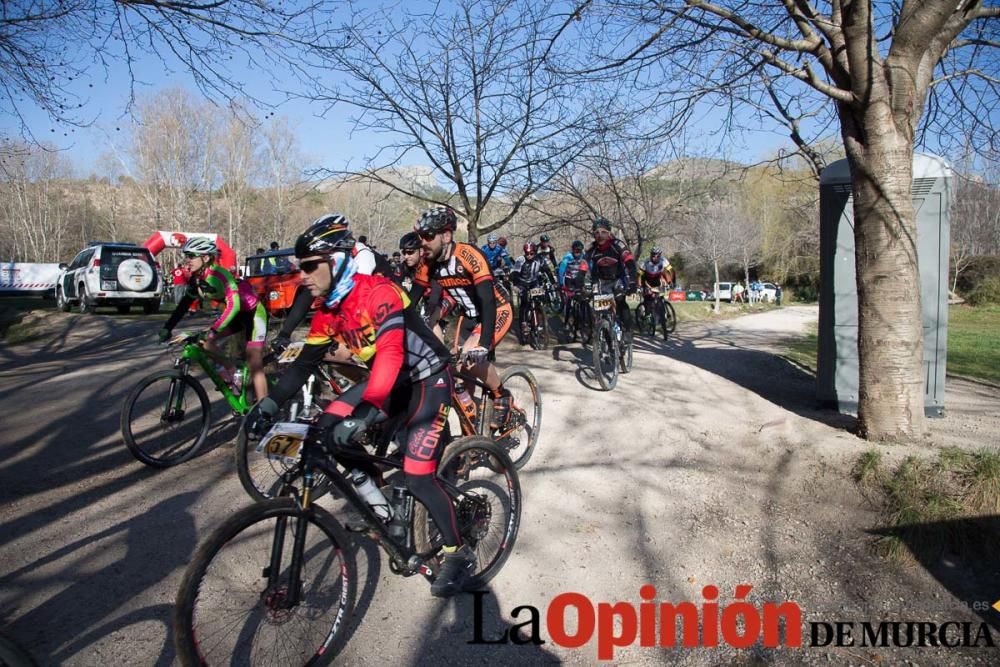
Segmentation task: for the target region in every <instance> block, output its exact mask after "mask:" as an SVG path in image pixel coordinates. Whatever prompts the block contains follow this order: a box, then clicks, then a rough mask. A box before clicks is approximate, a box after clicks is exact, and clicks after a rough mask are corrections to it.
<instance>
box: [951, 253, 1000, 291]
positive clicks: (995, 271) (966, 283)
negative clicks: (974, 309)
mask: <svg viewBox="0 0 1000 667" xmlns="http://www.w3.org/2000/svg"><path fill="white" fill-rule="evenodd" d="M988 278H1000V257H998V256H996V255H980V256H979V257H975V258H973V260H972V261H971V262H970V263H969V266H967V267H966V268H965V270H964V271H962V275H960V276H959V277H958V281H957V282H956V283H955V290H956V291H957V292H958V293H959V294H961V295H963V296H967V295H969V294H971V293H972V292H974V291H975V290H976V288H977V287H979V285H980V283H982V282H983V281H984V280H986V279H988Z"/></svg>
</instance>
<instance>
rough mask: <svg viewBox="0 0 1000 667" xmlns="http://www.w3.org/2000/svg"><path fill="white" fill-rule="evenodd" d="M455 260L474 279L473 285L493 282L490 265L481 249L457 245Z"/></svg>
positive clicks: (468, 245) (467, 245) (465, 244)
mask: <svg viewBox="0 0 1000 667" xmlns="http://www.w3.org/2000/svg"><path fill="white" fill-rule="evenodd" d="M455 258H456V259H457V260H458V261H459V262H460V263H461V264H462V266H464V267H465V270H466V271H467V272H468V274H469V276H471V277H472V284H474V285H478V284H479V283H481V282H483V281H484V280H493V274H492V273H491V272H490V264H489V262H487V261H486V256H485V255H483V253H482V251H481V250H480V249H479V248H477V247H475V246H473V245H470V244H468V243H457V244H456V245H455Z"/></svg>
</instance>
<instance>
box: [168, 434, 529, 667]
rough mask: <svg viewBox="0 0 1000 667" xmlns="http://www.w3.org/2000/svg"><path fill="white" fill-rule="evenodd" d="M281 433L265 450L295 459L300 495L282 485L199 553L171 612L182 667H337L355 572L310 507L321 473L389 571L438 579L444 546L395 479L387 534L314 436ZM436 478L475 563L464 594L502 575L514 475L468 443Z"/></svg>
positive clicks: (387, 461) (513, 518)
mask: <svg viewBox="0 0 1000 667" xmlns="http://www.w3.org/2000/svg"><path fill="white" fill-rule="evenodd" d="M285 426H288V427H289V428H283V427H282V425H276V427H275V428H273V429H272V430H271V432H270V433H269V434H268V436H266V440H265V442H264V447H265V451H267V452H268V453H269V455H273V456H279V457H280V456H288V455H290V454H291V453H292V452H293V451H294V452H295V453H296V454H298V456H299V457H300V460H301V462H302V468H301V483H302V488H301V492H300V491H299V490H298V489H297V488H296V486H295V484H292V483H289V484H287V485H285V487H284V492H286V493H287V494H289V495H283V496H282V497H279V498H275V499H273V500H268V501H264V502H260V503H256V504H254V505H252V506H250V507H248V508H246V509H244V510H242V511H240V512H237V513H236V514H234V515H233V516H232V517H230V518H229V519H228V520H226V521H225V522H224V523H223V524H222V525H221V526H219V527H218V528H217V529H216V530H215V531H214V532H213V533H212V534H211V535H210V536H209V538H208V539H207V540H205V541H204V542H203V543H202V544H201V546H200V547H199V548H198V549H197V551H196V552H195V554H194V557H193V558H192V560H191V563H190V564H189V565H188V568H187V570H186V571H185V573H184V577H183V580H182V581H181V586H180V590H179V591H178V593H177V600H176V604H175V607H174V617H173V628H174V638H175V645H176V649H177V655H178V657H179V658H180V661H181V663H182V664H184V665H207V664H217V663H219V664H241V665H253V664H268V665H272V664H277V665H296V664H308V665H325V664H329V663H330V662H331V661H333V660H334V658H335V657H336V656H337V653H338V652H339V651H340V649H341V648H342V647H343V645H344V642H345V641H346V638H347V637H346V635H347V632H346V630H347V627H348V625H349V624H350V619H351V615H352V613H353V606H354V596H355V592H356V589H357V585H358V572H357V568H356V565H355V552H354V550H353V549H352V541H351V540H350V539H349V538H348V536H347V534H346V533H345V530H344V528H343V527H342V526H341V523H340V522H339V521H338V520H337V518H336V517H335V516H334V515H332V514H330V513H329V512H327V511H326V510H324V509H323V508H321V507H319V506H318V505H317V504H315V502H314V495H313V486H314V483H315V479H316V475H317V473H318V472H322V474H323V475H325V476H326V478H327V479H329V480H330V482H331V484H332V485H333V486H334V487H336V489H337V491H338V492H339V494H340V495H342V496H343V497H344V499H345V500H346V501H347V504H348V505H349V506H350V507H353V508H354V509H355V510H356V511H357V512H358V513H360V514H361V515H362V516H363V517H364V518H365V520H366V522H367V524H368V526H369V529H368V531H367V532H366V533H364V534H365V535H367V537H369V538H371V539H373V540H374V541H375V543H376V544H377V545H378V546H380V547H381V548H382V549H383V550H384V551H385V552H386V554H387V555H388V557H389V569H390V571H392V572H393V573H394V574H397V575H400V576H404V577H409V576H413V575H415V574H421V575H423V576H424V577H425V578H426V579H428V580H430V581H433V580H434V578H435V577H436V576H437V573H438V572H439V568H440V559H439V554H440V548H441V546H442V541H441V537H440V535H439V534H438V532H437V530H436V527H435V525H434V523H433V521H432V520H431V519H430V517H429V515H428V513H427V511H426V509H425V508H424V507H423V505H422V504H421V503H420V502H415V499H414V498H413V497H412V496H411V495H410V494H409V492H408V491H407V490H406V487H405V485H403V484H402V482H401V478H399V479H400V482H399V483H397V484H396V485H395V486H394V487H393V490H392V498H391V504H390V505H389V507H391V517H392V518H391V520H390V521H389V522H388V524H386V523H385V521H384V519H382V518H380V516H379V514H377V513H376V512H375V510H374V509H373V507H372V506H370V505H368V503H366V502H365V501H364V500H363V499H362V497H361V495H360V494H359V492H358V490H357V488H355V486H354V484H353V483H352V482H351V480H350V478H349V476H348V475H347V474H346V473H345V472H343V471H342V469H341V468H340V467H338V465H337V463H336V462H335V460H334V459H333V458H332V457H331V456H330V455H329V454H328V453H327V452H326V450H325V449H324V447H323V445H322V444H320V442H319V441H318V437H319V434H318V433H316V431H315V429H310V428H309V427H308V426H306V425H302V424H291V425H285ZM332 454H333V455H334V456H336V454H337V452H333V453H332ZM351 456H352V458H353V459H354V460H359V458H358V457H362V458H363V460H366V461H368V462H370V463H371V464H374V465H378V466H383V467H386V468H390V469H393V470H396V471H399V470H400V468H401V467H402V460H401V459H402V457H392V458H390V457H384V456H380V455H378V454H377V453H376V454H371V453H368V452H367V450H363V452H362V453H359V452H358V451H356V450H354V449H352V450H351ZM436 475H437V480H438V482H439V483H440V485H441V487H442V488H443V489H444V490H445V492H446V493H447V494H448V496H449V497H450V498H451V501H452V504H453V507H454V511H455V518H456V522H457V524H458V526H457V527H458V532H459V534H460V535H461V537H462V540H463V542H464V543H465V544H467V545H469V546H470V547H471V548H472V549H473V551H474V552H475V554H476V556H477V563H476V566H475V570H474V571H473V573H472V575H471V576H470V578H469V579H468V580H467V582H466V584H465V589H466V590H473V589H477V588H481V587H482V586H484V585H485V584H486V583H487V582H489V581H490V580H491V579H493V577H495V576H496V575H497V573H498V572H499V571H500V570H501V568H502V567H503V565H504V563H505V562H506V560H507V558H508V557H509V556H510V553H511V551H512V549H513V547H514V543H515V542H516V539H517V533H518V528H519V525H520V516H521V490H520V482H519V481H518V477H517V472H516V470H515V469H514V467H513V465H512V464H511V462H510V459H509V458H508V457H507V455H506V454H504V453H503V452H502V451H501V450H500V449H499V448H498V447H497V446H496V445H495V444H494V443H493V442H491V441H490V440H489V439H487V438H483V437H480V436H472V437H467V438H460V439H458V440H456V441H454V442H452V443H450V444H449V445H448V446H447V448H446V449H445V451H444V453H443V456H442V459H441V463H440V465H439V467H438V470H437V473H436ZM382 507H385V506H382ZM362 553H363V552H362ZM369 571H370V570H369Z"/></svg>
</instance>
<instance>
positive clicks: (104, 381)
mask: <svg viewBox="0 0 1000 667" xmlns="http://www.w3.org/2000/svg"><path fill="white" fill-rule="evenodd" d="M46 318H47V319H46V328H47V329H48V330H49V331H50V332H52V334H53V335H52V336H50V337H47V338H46V339H45V341H43V342H40V343H27V344H23V345H17V346H4V347H0V410H2V412H0V422H2V430H0V627H2V629H3V630H4V631H6V632H7V633H8V634H10V635H11V636H13V637H15V638H17V639H18V641H20V642H21V643H22V644H24V645H25V646H26V647H27V648H28V649H29V650H30V651H31V652H32V653H33V654H34V655H35V656H36V658H37V659H38V661H39V663H40V664H43V665H62V664H66V665H112V664H119V665H170V664H174V663H175V658H174V652H173V646H172V636H171V630H170V627H169V619H170V613H171V607H172V603H173V600H174V596H175V595H176V592H177V587H178V584H179V582H180V578H181V575H182V573H183V570H184V567H185V566H186V565H187V563H188V560H189V558H190V556H191V554H192V553H193V551H194V549H195V546H196V545H197V544H198V543H199V541H200V540H201V539H203V538H204V536H205V535H207V534H208V532H209V531H211V530H212V529H213V528H214V527H215V526H216V525H218V523H219V522H220V521H221V520H223V519H224V518H225V517H227V516H228V515H230V514H231V513H232V512H233V511H234V510H235V509H237V508H239V507H242V506H244V505H246V504H247V503H248V499H247V497H246V496H245V495H244V493H243V491H242V489H241V487H240V486H239V482H238V481H237V479H236V476H235V471H234V468H233V463H232V446H231V444H230V440H231V439H232V437H233V436H234V434H235V427H234V425H233V424H232V423H229V424H227V425H223V426H222V427H220V428H219V429H217V430H216V431H215V432H214V433H213V435H212V438H211V440H212V443H213V445H214V446H213V447H212V448H211V450H210V451H208V452H206V453H205V454H204V455H202V456H201V457H199V458H198V459H196V460H194V461H191V462H189V463H187V464H185V465H182V466H179V467H175V468H172V469H168V470H162V471H160V470H153V469H150V468H147V467H145V466H143V465H142V464H140V463H138V462H137V461H135V460H134V459H132V457H131V456H130V455H129V453H128V451H127V450H126V449H125V447H124V445H123V444H122V442H121V437H120V434H119V430H118V416H119V411H120V408H121V404H122V400H123V399H124V397H125V394H126V393H127V392H128V390H129V389H130V387H131V386H132V384H134V383H135V381H136V380H137V379H138V378H139V377H140V376H142V375H144V374H146V373H148V372H150V371H151V370H153V369H154V368H158V367H166V366H167V365H169V362H170V358H169V356H167V355H165V354H164V353H163V351H162V348H159V347H158V346H156V345H154V344H153V333H154V332H155V330H156V329H157V327H158V326H159V324H158V323H156V322H151V321H143V320H126V319H122V318H115V317H110V316H97V317H84V316H78V315H64V314H61V313H49V314H47V315H46ZM815 318H816V309H815V308H814V307H786V308H782V309H779V310H774V311H769V312H766V313H763V314H758V315H751V316H746V317H742V318H737V319H731V320H722V321H717V322H706V323H684V324H682V325H681V328H680V329H679V331H678V334H677V337H676V338H672V339H671V340H670V341H668V342H663V341H662V340H656V341H654V340H648V339H639V340H638V343H637V354H636V356H635V368H634V370H633V372H632V373H630V374H628V375H626V376H622V377H621V379H620V380H619V384H618V387H617V388H616V389H615V390H614V391H611V392H601V391H598V390H596V389H595V387H596V386H597V383H596V380H595V378H594V377H593V376H592V374H591V373H590V371H589V369H588V368H587V365H588V364H589V352H585V351H584V350H583V349H582V348H581V347H580V346H579V345H557V346H555V347H554V348H550V349H549V350H547V351H544V352H533V351H523V350H520V349H517V348H515V347H514V346H507V347H505V348H504V349H503V350H502V351H501V354H500V361H501V364H500V365H501V366H503V365H505V364H524V365H527V366H529V367H530V368H531V369H532V370H533V371H534V373H535V374H536V377H537V378H538V381H539V385H540V387H541V391H542V395H543V401H544V415H543V427H542V429H543V430H542V436H541V441H540V443H539V445H538V448H537V450H536V452H535V455H534V457H533V459H532V460H531V462H530V463H529V464H528V466H527V467H526V468H525V469H524V470H522V471H521V484H522V488H523V493H524V503H525V504H524V510H523V515H522V525H521V532H520V535H519V537H518V541H517V546H516V549H515V551H514V554H513V556H512V557H511V558H510V560H509V561H508V563H507V566H506V567H505V569H504V570H503V571H502V572H501V573H500V575H499V576H498V577H497V578H496V579H495V580H494V582H492V585H491V588H490V590H489V591H488V595H486V596H484V597H483V598H482V601H483V605H482V615H483V634H484V636H485V638H487V639H491V638H496V637H499V636H500V635H501V633H502V632H503V631H504V630H505V629H509V628H510V626H511V625H514V624H519V623H522V622H524V621H525V620H528V616H527V613H528V612H527V611H524V610H522V613H521V615H520V616H518V617H517V618H512V615H511V614H512V610H514V608H515V607H518V606H521V605H532V606H534V607H536V608H538V609H539V610H540V615H541V624H540V636H541V639H543V640H545V643H544V644H541V645H532V644H529V645H526V646H524V645H516V644H510V643H508V644H491V645H475V644H469V643H468V642H469V641H471V640H472V639H473V636H474V630H475V627H474V623H473V618H474V602H473V598H472V596H461V597H459V598H457V599H454V600H450V601H440V600H435V599H433V598H431V597H430V595H429V592H428V587H427V584H426V583H425V582H424V581H422V580H419V579H417V578H411V579H403V578H400V577H395V576H392V575H391V574H390V573H389V572H388V570H387V568H386V567H385V563H384V562H380V561H379V559H378V558H377V557H376V558H375V559H374V560H372V561H370V562H371V564H370V565H369V566H368V567H367V568H366V569H365V575H366V582H365V585H364V587H363V589H362V590H360V591H359V597H360V599H361V600H362V608H363V610H364V613H363V615H362V614H359V618H357V620H358V623H357V624H356V627H355V628H354V630H353V635H352V637H351V639H350V641H349V643H348V644H347V647H346V649H345V652H344V653H343V655H342V661H343V662H344V663H345V664H358V665H362V664H390V665H413V664H427V665H440V664H443V663H445V662H446V661H447V662H450V663H452V664H460V665H465V664H480V663H490V664H546V663H557V662H564V663H569V664H593V663H596V662H598V659H597V642H596V640H594V639H592V640H591V641H589V642H587V643H585V644H584V645H583V646H581V647H579V648H564V647H561V646H558V645H556V644H555V643H554V642H553V641H552V639H551V634H550V633H549V632H548V630H547V628H546V610H547V608H548V606H549V603H550V602H551V601H552V599H553V598H554V597H555V596H557V595H558V594H560V593H566V592H576V593H581V594H583V595H585V596H586V597H587V598H589V599H590V600H592V601H593V602H594V604H595V605H596V604H597V603H598V602H617V601H625V602H628V603H630V604H632V605H634V606H635V607H636V608H638V605H639V604H640V603H641V602H643V601H644V599H643V597H641V596H640V588H641V587H642V586H643V585H645V584H649V585H652V586H654V587H655V589H656V595H655V599H656V600H659V601H662V602H674V603H677V602H682V601H685V600H689V601H692V602H694V603H695V604H696V605H699V607H700V605H702V604H703V603H704V601H705V599H704V597H703V587H704V586H706V585H714V586H717V587H718V590H719V605H720V608H724V607H725V606H726V605H728V604H729V603H730V602H732V601H733V597H734V594H735V591H736V587H737V586H738V585H741V584H749V585H752V587H753V588H752V592H751V593H750V594H749V597H748V598H747V599H748V601H749V602H750V603H751V604H753V605H754V606H755V607H756V608H758V609H760V607H761V605H762V604H763V603H764V602H783V601H786V600H792V601H794V602H796V603H798V605H799V606H800V607H801V609H802V616H803V623H804V624H808V623H809V622H811V621H826V622H832V621H834V620H853V621H857V622H861V621H872V622H877V621H879V620H921V621H934V622H937V623H941V622H943V621H945V620H953V621H969V622H973V623H974V624H976V625H977V626H978V624H979V623H981V622H986V623H990V624H991V626H990V627H991V628H992V630H993V637H994V638H995V639H997V640H1000V613H997V612H995V611H992V610H988V609H987V610H982V611H973V610H970V609H967V608H966V607H965V603H968V604H970V605H971V604H972V603H973V602H977V601H988V602H989V603H992V602H993V601H996V600H998V599H1000V571H998V565H997V564H996V563H992V564H980V565H981V567H979V569H978V570H976V569H975V568H974V567H972V565H970V564H967V563H963V562H962V560H961V556H960V555H956V554H949V555H947V556H946V557H945V558H943V559H942V560H941V561H940V562H934V563H920V564H914V565H910V566H903V565H898V564H895V563H890V562H887V561H884V560H882V559H880V558H879V557H877V556H876V555H875V554H874V553H873V550H872V541H873V539H874V531H877V530H878V528H879V527H880V525H881V523H880V522H881V518H880V516H879V515H878V513H877V512H876V511H875V510H874V508H872V507H871V506H870V505H869V503H868V502H867V501H866V500H865V499H864V498H863V497H862V495H861V494H860V493H859V492H858V490H857V489H856V487H855V485H854V483H853V482H852V481H851V479H850V476H849V470H850V468H851V465H852V464H853V463H854V461H855V460H856V458H857V456H858V455H859V454H861V453H862V452H864V451H865V450H867V449H868V448H869V447H870V445H869V444H868V443H865V442H863V441H861V440H859V439H857V438H856V437H854V436H853V435H852V434H851V432H850V429H851V427H852V426H853V420H852V419H851V418H850V417H845V416H841V415H838V414H835V413H831V412H827V411H818V410H816V409H814V405H813V404H814V401H813V396H814V391H813V379H812V377H811V376H810V375H808V374H807V373H805V372H803V371H802V370H801V369H799V368H798V367H796V366H794V365H792V364H791V363H789V362H788V361H786V360H784V359H783V358H781V357H780V356H778V355H777V354H776V350H778V349H779V347H780V345H779V343H780V341H781V340H782V339H784V338H786V337H789V336H796V335H800V334H801V332H802V331H803V329H804V327H805V326H806V325H807V323H809V322H812V321H814V320H815ZM214 414H215V417H216V418H217V419H220V418H221V416H222V415H223V410H222V404H221V401H219V400H216V402H215V412H214ZM931 428H932V434H931V436H930V437H929V438H928V439H926V440H925V441H923V442H920V443H914V444H909V445H905V446H904V445H880V446H878V449H879V450H880V451H882V452H884V453H885V455H886V456H887V457H888V458H889V459H891V460H898V459H900V458H901V457H902V456H904V455H908V454H917V455H930V454H932V453H933V451H934V450H935V449H936V448H938V447H939V446H941V445H945V444H948V445H956V446H961V447H981V446H983V445H986V444H989V445H995V443H996V441H997V434H998V433H1000V391H998V390H996V389H993V388H989V387H984V386H980V385H977V384H973V383H969V382H964V381H958V380H949V383H948V394H947V416H946V417H945V418H943V419H940V420H934V421H933V422H932V423H931ZM984 520H986V521H992V522H993V525H994V526H995V524H996V522H997V521H998V518H997V517H992V518H987V519H984ZM368 553H369V554H371V553H372V552H371V550H370V549H369V551H368ZM365 561H366V559H365V558H363V557H359V564H361V563H364V562H365ZM363 569H364V568H363ZM376 583H377V587H376V585H375V584H376ZM647 592H648V591H647ZM570 617H572V614H571V615H570ZM570 626H572V623H571V624H570ZM570 626H567V629H568V630H569V629H571V627H570ZM804 640H806V641H808V635H806V636H805V637H804ZM997 655H998V653H997V651H996V650H995V649H988V648H985V649H984V648H949V649H946V648H921V649H917V648H911V649H895V648H880V647H879V648H862V647H858V646H855V647H842V648H837V647H832V646H828V647H825V648H813V647H810V648H799V649H789V648H778V649H767V648H764V647H763V646H762V645H761V644H760V643H757V644H756V645H755V646H753V647H751V648H749V649H745V650H737V649H734V648H729V647H717V648H652V647H651V648H645V647H641V646H640V645H639V642H638V641H636V642H635V645H633V646H628V647H623V648H618V649H617V650H616V651H615V652H614V662H615V663H617V664H665V663H673V664H692V665H694V664H698V665H702V664H704V665H708V664H712V665H717V664H763V663H774V664H804V663H805V664H813V663H815V664H826V663H828V662H829V663H832V664H857V665H861V664H907V661H908V662H909V664H920V665H925V664H997V662H996V660H997Z"/></svg>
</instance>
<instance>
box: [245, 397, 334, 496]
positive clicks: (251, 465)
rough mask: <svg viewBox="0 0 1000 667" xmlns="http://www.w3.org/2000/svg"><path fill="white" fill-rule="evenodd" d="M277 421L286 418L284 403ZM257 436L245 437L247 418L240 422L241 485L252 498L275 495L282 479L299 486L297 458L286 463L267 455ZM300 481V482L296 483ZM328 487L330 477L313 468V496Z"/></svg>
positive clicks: (278, 491)
mask: <svg viewBox="0 0 1000 667" xmlns="http://www.w3.org/2000/svg"><path fill="white" fill-rule="evenodd" d="M277 421H287V406H285V407H283V409H282V412H281V413H280V414H279V416H278V419H277ZM259 442H260V441H259V440H257V439H256V438H249V437H247V430H246V419H244V420H243V422H242V423H241V424H240V430H239V433H237V434H236V449H235V451H234V453H233V455H234V456H235V457H236V476H237V477H239V480H240V485H241V486H242V487H243V490H244V491H246V492H247V495H248V496H250V497H251V498H252V499H253V500H254V501H255V502H260V501H262V500H270V499H271V498H277V497H278V494H279V493H280V492H281V489H282V487H283V486H284V485H285V483H286V482H287V483H291V484H296V485H297V486H301V483H300V482H299V480H301V479H302V466H301V463H300V462H295V463H288V462H286V461H285V460H284V459H272V458H268V456H267V454H265V453H264V452H259V451H257V444H258V443H259ZM297 482H299V483H297ZM329 490H330V480H329V479H327V477H326V475H324V474H323V473H321V472H318V471H317V472H316V481H315V484H314V486H313V493H312V497H313V499H318V498H320V497H322V496H324V495H326V493H327V492H328V491H329Z"/></svg>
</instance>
